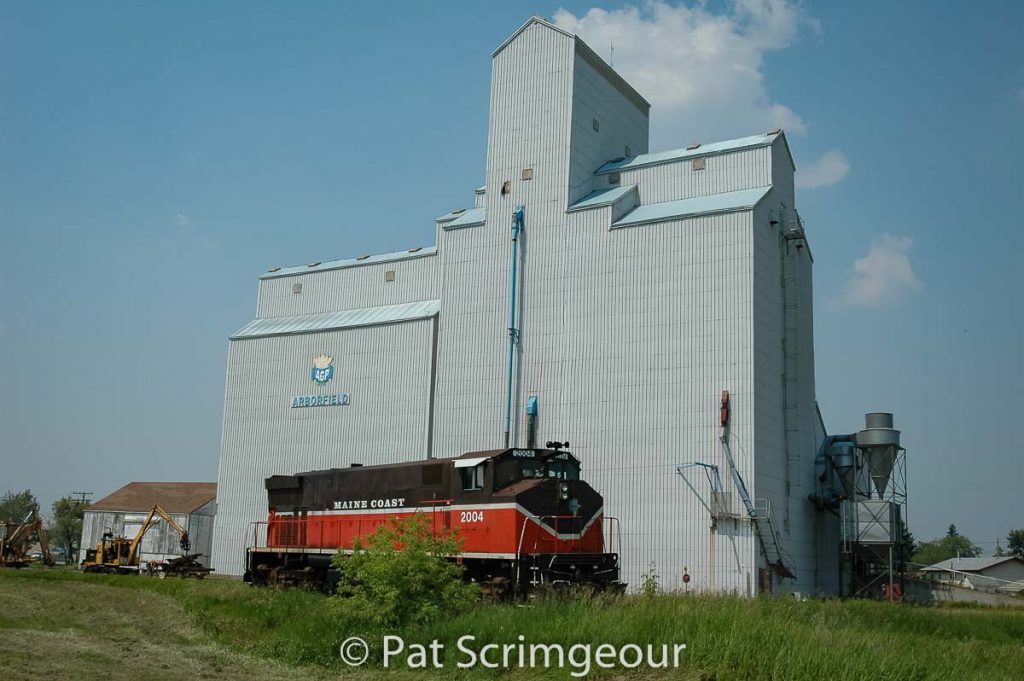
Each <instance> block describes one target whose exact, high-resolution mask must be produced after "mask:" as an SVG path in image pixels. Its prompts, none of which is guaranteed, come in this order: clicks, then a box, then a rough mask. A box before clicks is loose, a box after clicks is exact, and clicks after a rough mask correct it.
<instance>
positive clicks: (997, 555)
mask: <svg viewBox="0 0 1024 681" xmlns="http://www.w3.org/2000/svg"><path fill="white" fill-rule="evenodd" d="M1005 555H1006V552H1005V551H1003V545H1002V544H1000V543H999V540H998V539H996V552H995V553H993V554H992V556H993V557H995V558H1002V557H1004V556H1005Z"/></svg>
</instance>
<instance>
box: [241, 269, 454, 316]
mask: <svg viewBox="0 0 1024 681" xmlns="http://www.w3.org/2000/svg"><path fill="white" fill-rule="evenodd" d="M437 264H438V263H437V256H436V255H425V256H423V257H417V258H407V259H403V260H396V261H394V262H380V263H374V264H372V265H362V266H356V267H345V268H342V269H336V270H327V271H324V272H310V273H309V274H299V275H292V276H287V277H274V278H269V279H262V280H260V291H259V309H258V310H257V314H256V316H257V317H289V316H292V315H301V314H316V313H319V312H329V311H333V310H353V309H357V308H362V307H377V306H380V305H396V304H398V303H411V302H415V301H418V300H430V299H435V298H438V297H439V296H440V289H441V280H440V276H439V274H440V269H439V268H438V266H437ZM386 272H394V273H395V276H394V279H393V280H392V281H386V280H385V277H384V274H385V273H386ZM296 284H301V286H302V291H301V292H300V293H295V292H294V291H295V288H294V287H295V285H296Z"/></svg>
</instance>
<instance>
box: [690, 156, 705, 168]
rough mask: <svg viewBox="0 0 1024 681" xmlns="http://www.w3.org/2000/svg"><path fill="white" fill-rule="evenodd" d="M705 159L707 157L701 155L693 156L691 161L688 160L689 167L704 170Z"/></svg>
mask: <svg viewBox="0 0 1024 681" xmlns="http://www.w3.org/2000/svg"><path fill="white" fill-rule="evenodd" d="M706 161H707V159H706V158H704V157H703V156H701V157H699V158H695V159H693V161H691V162H690V168H691V169H692V170H704V164H705V162H706Z"/></svg>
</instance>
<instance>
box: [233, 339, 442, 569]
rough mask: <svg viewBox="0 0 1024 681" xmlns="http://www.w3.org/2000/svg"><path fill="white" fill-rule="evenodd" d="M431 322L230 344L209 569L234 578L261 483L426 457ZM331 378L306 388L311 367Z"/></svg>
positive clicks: (259, 512) (262, 508) (260, 512)
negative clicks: (338, 399)
mask: <svg viewBox="0 0 1024 681" xmlns="http://www.w3.org/2000/svg"><path fill="white" fill-rule="evenodd" d="M433 324H434V321H433V320H422V321H414V322H406V323H402V324H390V325H385V326H376V327H367V328H357V329H346V330H342V331H331V332H324V333H315V334H307V335H303V336H281V337H273V338H256V339H247V340H239V341H233V342H232V343H231V344H230V350H229V356H228V378H227V397H226V403H225V407H224V434H223V439H222V444H221V460H220V474H219V484H218V487H217V506H218V511H217V518H216V528H215V541H216V545H217V551H216V553H215V555H214V567H215V568H216V569H217V571H218V572H223V573H226V574H241V568H242V565H243V555H244V549H245V546H246V543H247V537H248V536H249V533H250V531H251V530H250V523H252V522H253V521H257V520H265V519H266V515H267V496H266V490H265V488H264V482H263V481H264V479H265V478H267V477H269V476H271V475H277V474H290V473H298V472H301V471H308V470H320V469H327V468H336V467H344V466H348V465H350V464H352V463H362V464H367V465H372V464H381V463H395V462H399V461H409V460H412V459H419V458H424V457H425V455H426V430H427V429H426V425H427V410H428V406H429V388H430V382H429V377H430V362H431V356H432V343H431V340H432V330H433ZM321 353H327V354H329V355H331V356H332V357H334V371H335V373H334V378H333V379H332V380H331V381H330V382H329V383H328V384H326V385H323V386H318V385H316V384H314V383H313V382H312V381H311V380H310V376H309V374H310V367H311V366H312V358H313V357H314V356H316V355H319V354H321ZM338 392H347V393H349V394H350V395H351V404H349V405H347V406H330V407H305V408H292V407H291V397H292V396H293V395H308V394H331V393H338Z"/></svg>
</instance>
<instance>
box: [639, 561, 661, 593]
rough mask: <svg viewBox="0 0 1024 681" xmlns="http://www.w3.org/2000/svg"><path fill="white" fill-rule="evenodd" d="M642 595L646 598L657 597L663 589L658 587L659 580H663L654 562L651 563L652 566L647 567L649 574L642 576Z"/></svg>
mask: <svg viewBox="0 0 1024 681" xmlns="http://www.w3.org/2000/svg"><path fill="white" fill-rule="evenodd" d="M640 578H641V582H640V593H642V594H643V595H644V596H657V595H658V592H659V591H661V588H660V587H659V586H658V580H659V579H661V578H660V577H659V576H658V572H657V569H656V568H655V566H654V561H651V563H650V565H648V566H647V572H645V573H644V574H642V575H641V576H640Z"/></svg>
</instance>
